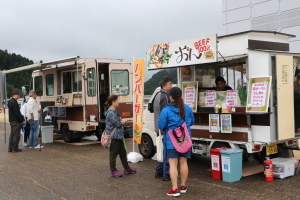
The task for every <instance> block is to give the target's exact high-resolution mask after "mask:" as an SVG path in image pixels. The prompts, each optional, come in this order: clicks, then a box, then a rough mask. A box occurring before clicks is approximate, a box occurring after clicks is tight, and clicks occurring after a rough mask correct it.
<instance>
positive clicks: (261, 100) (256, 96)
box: [251, 83, 267, 107]
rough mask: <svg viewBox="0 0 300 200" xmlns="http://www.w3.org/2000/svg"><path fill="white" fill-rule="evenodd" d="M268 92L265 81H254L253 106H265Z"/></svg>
mask: <svg viewBox="0 0 300 200" xmlns="http://www.w3.org/2000/svg"><path fill="white" fill-rule="evenodd" d="M266 94H267V86H266V84H265V83H253V84H252V97H251V106H252V107H261V106H264V105H265V100H266Z"/></svg>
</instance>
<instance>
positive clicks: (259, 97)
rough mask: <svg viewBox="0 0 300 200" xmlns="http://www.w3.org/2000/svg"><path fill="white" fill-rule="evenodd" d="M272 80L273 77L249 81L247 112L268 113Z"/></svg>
mask: <svg viewBox="0 0 300 200" xmlns="http://www.w3.org/2000/svg"><path fill="white" fill-rule="evenodd" d="M271 80H272V77H271V76H269V77H257V78H250V79H249V86H248V96H247V105H246V111H247V112H268V107H269V96H270V87H271Z"/></svg>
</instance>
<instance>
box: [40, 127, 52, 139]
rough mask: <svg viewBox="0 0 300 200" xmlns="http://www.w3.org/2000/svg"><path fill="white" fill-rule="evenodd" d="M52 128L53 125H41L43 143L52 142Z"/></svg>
mask: <svg viewBox="0 0 300 200" xmlns="http://www.w3.org/2000/svg"><path fill="white" fill-rule="evenodd" d="M53 129H54V126H41V132H42V142H43V143H53Z"/></svg>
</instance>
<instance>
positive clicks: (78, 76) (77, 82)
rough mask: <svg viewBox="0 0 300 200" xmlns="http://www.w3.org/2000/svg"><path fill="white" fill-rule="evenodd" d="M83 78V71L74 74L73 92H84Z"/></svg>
mask: <svg viewBox="0 0 300 200" xmlns="http://www.w3.org/2000/svg"><path fill="white" fill-rule="evenodd" d="M81 77H82V73H81V71H78V73H77V71H73V72H72V85H73V92H81V91H82V78H81ZM77 87H78V88H77Z"/></svg>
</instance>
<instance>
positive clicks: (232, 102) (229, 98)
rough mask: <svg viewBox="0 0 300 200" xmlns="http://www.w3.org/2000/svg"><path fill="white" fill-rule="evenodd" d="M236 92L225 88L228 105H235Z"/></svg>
mask: <svg viewBox="0 0 300 200" xmlns="http://www.w3.org/2000/svg"><path fill="white" fill-rule="evenodd" d="M237 98H238V93H237V91H236V90H227V95H226V103H227V104H228V105H229V106H236V104H237Z"/></svg>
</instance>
